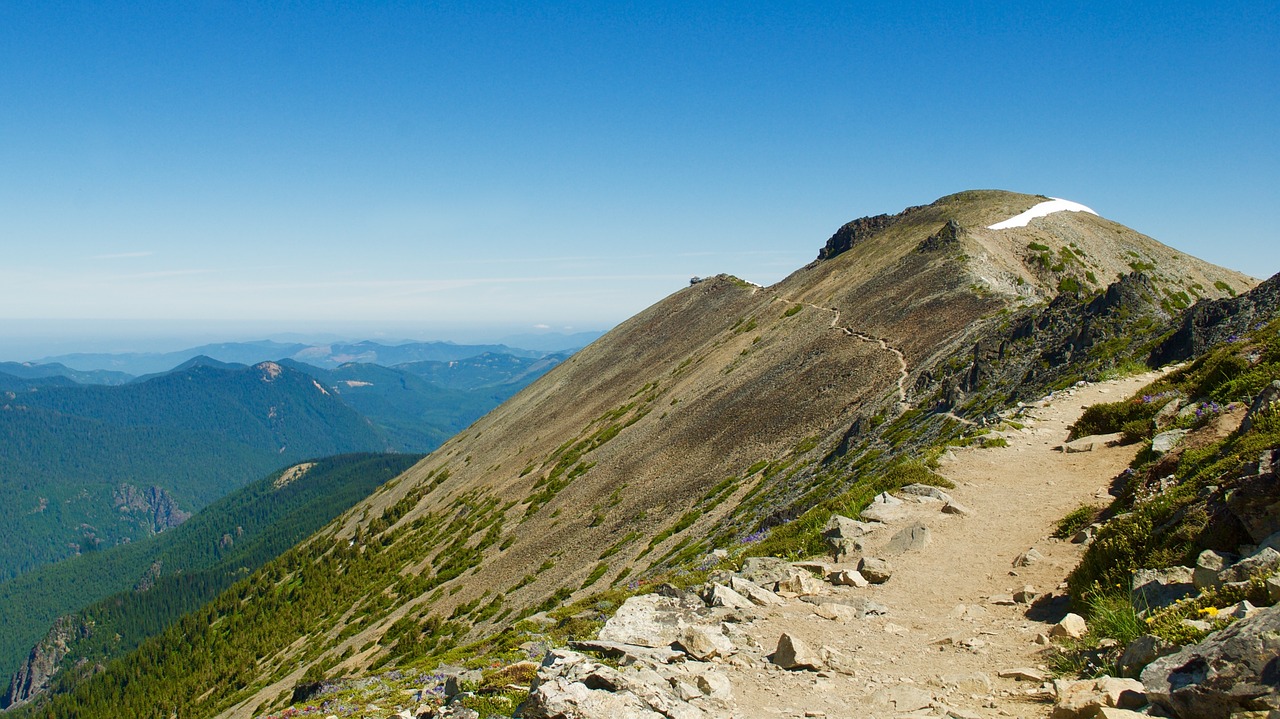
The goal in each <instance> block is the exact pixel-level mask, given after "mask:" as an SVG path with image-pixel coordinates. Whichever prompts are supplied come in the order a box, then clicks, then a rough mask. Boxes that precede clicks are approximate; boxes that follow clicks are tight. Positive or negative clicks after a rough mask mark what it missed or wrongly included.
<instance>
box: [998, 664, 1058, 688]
mask: <svg viewBox="0 0 1280 719" xmlns="http://www.w3.org/2000/svg"><path fill="white" fill-rule="evenodd" d="M997 676H999V677H1000V678H1001V679H1016V680H1018V681H1020V682H1036V683H1037V684H1039V683H1040V682H1043V681H1044V680H1046V679H1048V678H1049V675H1048V674H1047V673H1046V672H1042V671H1040V670H1039V669H1032V668H1031V667H1017V668H1014V669H1005V670H1004V671H1002V672H1000V673H999V674H997Z"/></svg>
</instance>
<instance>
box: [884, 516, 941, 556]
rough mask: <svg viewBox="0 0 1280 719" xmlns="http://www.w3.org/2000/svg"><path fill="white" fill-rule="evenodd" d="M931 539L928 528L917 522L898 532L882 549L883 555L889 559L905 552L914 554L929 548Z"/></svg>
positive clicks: (931, 535)
mask: <svg viewBox="0 0 1280 719" xmlns="http://www.w3.org/2000/svg"><path fill="white" fill-rule="evenodd" d="M932 539H933V534H932V532H930V531H929V528H928V527H926V526H925V525H923V524H920V523H919V522H917V523H915V524H912V525H910V526H906V527H903V528H902V529H900V530H898V532H897V533H896V534H894V535H893V537H892V538H890V539H889V543H888V544H886V545H885V547H884V550H883V551H884V554H885V555H887V556H890V557H893V556H897V555H899V554H905V553H907V552H916V551H919V550H921V549H924V548H925V547H927V546H929V542H930V541H931V540H932Z"/></svg>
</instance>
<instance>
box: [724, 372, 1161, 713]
mask: <svg viewBox="0 0 1280 719" xmlns="http://www.w3.org/2000/svg"><path fill="white" fill-rule="evenodd" d="M1157 376H1158V374H1156V373H1147V374H1143V375H1138V376H1133V377H1129V378H1126V379H1123V380H1115V381H1107V382H1101V383H1097V384H1091V385H1085V386H1082V387H1076V388H1072V389H1070V390H1066V391H1063V392H1058V393H1056V394H1055V395H1054V396H1053V397H1052V398H1051V399H1050V400H1049V401H1043V402H1037V403H1034V404H1033V405H1031V406H1029V407H1027V408H1026V410H1025V412H1024V416H1022V417H1019V418H1018V420H1017V421H1018V422H1019V423H1020V424H1023V425H1025V426H1024V428H1023V429H1020V430H1016V429H1015V430H1009V431H1005V432H1002V433H1001V434H1002V436H1004V437H1005V438H1006V439H1007V441H1008V443H1009V446H1007V447H992V448H964V449H957V450H954V451H953V452H954V455H953V456H949V457H947V458H946V459H945V460H944V462H943V464H942V467H941V469H940V470H939V471H940V473H941V474H942V475H943V476H945V477H947V478H948V479H949V480H951V481H952V482H954V483H955V485H956V487H955V488H954V489H951V490H947V494H949V495H951V497H952V498H953V499H954V500H955V502H957V503H959V504H960V505H962V507H963V508H964V509H967V510H968V512H969V514H967V515H959V514H947V513H943V512H941V511H940V509H941V507H942V503H941V502H937V501H936V500H935V501H931V502H927V501H925V502H913V501H911V499H910V498H908V499H906V500H905V501H904V503H903V504H902V505H898V506H897V508H898V509H901V510H902V511H901V512H900V513H899V515H900V516H898V517H896V518H893V519H891V520H890V521H889V522H888V526H887V527H886V528H885V529H881V530H879V531H878V532H876V533H874V534H872V535H870V536H869V538H868V539H869V542H868V551H867V554H868V555H870V556H884V554H883V550H884V546H885V544H886V543H887V542H888V540H889V539H890V537H892V536H893V535H894V534H895V533H896V532H898V530H900V529H902V528H903V527H907V526H911V525H914V524H917V523H918V524H923V525H924V526H926V527H928V528H929V532H928V534H929V541H928V544H927V545H926V546H924V547H923V548H919V549H915V550H910V551H906V552H903V553H901V554H897V555H896V556H888V557H887V558H888V559H889V561H890V562H891V563H892V565H893V576H892V578H891V579H890V580H889V581H888V582H887V583H884V584H880V585H872V586H869V587H863V588H855V587H836V588H834V589H833V595H834V596H833V598H832V600H833V601H840V600H842V599H844V600H851V599H852V600H857V599H866V600H870V601H872V602H875V603H878V604H880V605H883V606H884V607H885V608H886V609H887V613H885V614H883V615H876V616H867V617H865V618H862V619H849V620H847V621H841V620H838V619H837V620H831V619H826V618H823V617H820V616H818V615H817V614H815V613H814V612H815V610H816V607H815V606H814V605H813V604H807V603H805V602H801V601H795V600H790V601H787V602H786V603H785V604H784V605H783V606H780V607H774V608H769V609H762V610H761V611H760V612H759V613H758V615H757V618H756V619H755V620H754V621H752V622H749V623H747V624H745V625H743V627H742V630H743V631H744V633H745V634H746V635H747V637H749V640H747V641H745V642H743V643H742V644H740V646H743V644H745V647H744V648H745V649H746V651H745V652H744V654H745V656H739V657H737V658H735V659H734V660H731V661H730V662H727V663H726V666H725V667H724V669H725V670H726V671H727V673H728V677H729V679H730V681H731V682H732V685H733V693H734V699H735V704H736V706H737V711H736V712H735V716H736V717H742V718H743V719H757V718H759V719H774V718H776V717H823V716H825V717H880V718H884V717H901V716H915V717H956V718H957V719H968V718H970V717H1028V718H1030V717H1044V716H1047V715H1048V714H1049V712H1050V710H1051V709H1052V703H1051V700H1050V699H1049V698H1048V697H1047V696H1045V694H1044V692H1043V691H1042V689H1041V682H1040V681H1039V680H1038V679H1037V678H1035V677H1034V675H1032V677H1031V678H1023V679H1016V678H1012V677H1001V676H1000V674H1001V673H1008V672H1009V670H1012V669H1019V668H1023V669H1032V670H1037V671H1040V672H1044V673H1045V674H1047V673H1048V672H1047V671H1045V670H1046V667H1044V666H1043V658H1042V657H1040V656H1038V654H1039V652H1041V651H1042V650H1043V649H1044V648H1045V646H1044V642H1045V641H1046V640H1045V639H1044V638H1043V637H1042V636H1041V635H1046V634H1048V632H1049V629H1050V627H1051V626H1052V625H1053V623H1055V622H1056V621H1057V620H1059V619H1061V617H1062V615H1063V614H1064V613H1065V612H1066V611H1067V607H1066V600H1065V597H1064V596H1063V595H1064V593H1065V587H1064V585H1063V582H1064V581H1065V578H1066V575H1067V573H1068V572H1069V571H1070V570H1071V568H1072V567H1074V566H1075V565H1076V563H1077V562H1078V560H1079V557H1080V554H1081V552H1082V551H1083V550H1082V547H1081V545H1078V544H1072V543H1070V542H1067V541H1063V540H1057V539H1053V538H1051V536H1050V535H1051V534H1052V532H1053V531H1054V527H1055V524H1056V523H1057V521H1058V520H1059V519H1061V518H1062V517H1063V516H1064V515H1066V514H1067V513H1068V512H1070V511H1071V510H1073V509H1075V508H1077V507H1079V506H1080V505H1081V504H1085V503H1091V504H1098V505H1102V504H1105V503H1107V502H1108V501H1109V497H1108V495H1107V491H1106V489H1107V486H1108V484H1109V482H1110V480H1111V479H1112V478H1114V477H1115V476H1116V475H1117V474H1119V473H1120V472H1121V471H1123V470H1124V468H1125V467H1127V466H1128V464H1129V462H1130V461H1131V460H1132V459H1133V456H1134V454H1135V452H1136V451H1137V446H1136V445H1134V446H1128V447H1111V446H1107V445H1106V439H1109V438H1092V439H1085V440H1083V441H1078V442H1075V443H1073V446H1080V445H1084V444H1089V443H1092V449H1091V451H1081V452H1064V451H1062V450H1061V449H1059V448H1060V447H1061V446H1062V444H1063V443H1064V442H1065V440H1066V437H1067V428H1068V427H1069V426H1070V425H1071V423H1073V422H1074V421H1075V420H1076V418H1077V417H1079V415H1080V413H1081V411H1082V410H1083V409H1084V408H1085V407H1087V406H1089V405H1091V404H1096V403H1099V402H1112V401H1117V400H1120V399H1123V398H1125V397H1128V396H1129V395H1131V394H1132V393H1133V392H1135V391H1136V390H1138V389H1139V388H1141V387H1142V386H1143V385H1145V384H1147V383H1148V382H1150V381H1152V380H1153V379H1155V378H1156V377H1157ZM1080 448H1081V449H1083V447H1082V446H1081V447H1080ZM1033 548H1034V549H1035V550H1036V551H1037V552H1038V553H1039V554H1040V555H1041V556H1042V558H1040V559H1039V560H1037V561H1034V562H1033V563H1031V564H1030V565H1027V566H1018V567H1015V566H1014V562H1015V559H1016V558H1018V557H1019V555H1022V554H1023V553H1025V552H1027V551H1028V550H1030V549H1033ZM833 567H834V568H840V567H841V565H833ZM850 568H852V567H850ZM1025 585H1030V586H1031V587H1032V588H1033V589H1034V591H1035V592H1036V593H1037V594H1038V595H1040V597H1042V598H1041V599H1040V600H1039V602H1037V603H1036V604H1035V605H1028V604H1025V603H1015V602H1013V601H1012V595H1014V594H1016V593H1018V592H1020V591H1022V590H1023V589H1024V586H1025ZM1045 595H1053V596H1050V597H1048V598H1044V597H1045ZM783 632H788V633H791V634H792V635H793V636H798V637H800V638H801V639H802V640H803V641H804V642H806V643H807V644H808V645H809V646H810V647H813V648H814V649H817V648H819V647H822V646H824V645H825V646H827V647H830V648H833V649H836V650H838V651H839V652H841V653H842V654H843V655H844V656H846V657H847V658H849V662H848V663H847V666H845V667H842V669H843V671H834V670H828V671H823V672H808V671H786V670H782V669H780V668H778V667H776V666H774V665H772V664H771V663H770V662H769V661H768V660H767V659H766V658H765V657H766V655H769V654H771V653H772V652H773V651H774V649H775V648H776V647H777V645H778V638H779V636H780V635H781V634H782V633H783ZM744 639H745V637H744Z"/></svg>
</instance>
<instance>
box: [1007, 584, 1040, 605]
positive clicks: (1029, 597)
mask: <svg viewBox="0 0 1280 719" xmlns="http://www.w3.org/2000/svg"><path fill="white" fill-rule="evenodd" d="M1038 596H1040V594H1039V593H1038V592H1036V588H1035V587H1033V586H1031V585H1030V584H1024V585H1023V586H1022V589H1019V590H1018V591H1016V592H1014V593H1013V601H1015V602H1017V603H1018V604H1030V603H1032V602H1034V601H1035V600H1036V597H1038Z"/></svg>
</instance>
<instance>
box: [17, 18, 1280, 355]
mask: <svg viewBox="0 0 1280 719" xmlns="http://www.w3.org/2000/svg"><path fill="white" fill-rule="evenodd" d="M1118 6H1122V7H1118ZM1277 38H1280V4H1277V3H1276V2H1274V1H1273V2H1245V3H1232V2H1218V3H1178V2H1160V3H1149V2H1134V3H1081V4H1077V3H1053V4H1037V3H1026V2H1017V3H972V2H949V3H829V4H828V3H794V2H788V3H750V2H734V3H689V2H682V3H548V4H542V5H537V6H533V4H531V3H517V2H511V3H457V4H455V3H370V4H361V3H283V2H281V3H270V4H267V3H235V2H192V3H120V4H113V3H65V4H63V3H53V2H50V3H43V2H41V3H27V2H7V1H4V0H0V243H2V246H3V248H4V257H5V261H4V262H3V263H2V264H0V326H6V327H10V328H13V327H26V328H28V329H30V328H31V327H37V326H38V327H45V328H57V327H67V328H71V327H83V326H84V325H83V323H81V324H76V323H73V322H71V320H85V319H93V320H103V321H106V320H110V321H111V322H98V323H97V324H96V326H98V327H110V326H115V325H114V324H112V323H113V322H114V323H130V322H131V323H134V325H137V326H141V325H142V324H146V323H148V322H155V323H156V324H155V326H156V327H160V326H161V324H159V323H160V322H161V321H164V322H165V323H167V324H164V326H166V327H170V328H173V327H184V328H186V329H187V330H190V331H193V332H194V331H195V330H197V329H200V328H205V329H207V330H208V331H209V332H214V330H215V329H216V332H220V333H222V334H224V335H229V334H234V333H235V332H236V331H237V328H239V331H243V332H248V333H250V334H252V333H254V332H258V333H266V332H268V331H272V332H277V331H287V330H291V329H293V330H302V329H307V330H309V331H325V330H328V331H350V332H353V333H357V334H358V333H359V332H362V331H365V330H362V329H359V328H362V327H363V328H368V332H370V333H372V332H373V331H374V329H378V331H383V332H387V331H390V332H397V333H399V334H401V335H404V336H410V335H414V334H416V335H420V336H423V337H425V336H446V335H449V334H451V333H452V334H454V335H458V336H460V337H461V336H463V335H466V336H468V337H474V336H480V335H483V332H480V333H479V335H477V334H476V332H474V331H473V332H471V333H470V334H469V333H468V332H467V328H472V329H473V330H474V328H498V327H503V328H508V329H519V328H531V327H535V326H546V327H550V328H554V329H564V328H573V329H574V330H581V329H593V328H605V327H608V326H610V325H612V324H614V323H616V322H618V321H621V320H622V319H625V318H626V317H628V316H630V315H631V314H633V313H635V312H637V311H639V310H640V309H643V308H644V307H646V306H648V305H650V304H652V303H653V302H655V301H657V300H658V299H660V298H662V297H663V296H665V295H667V294H669V293H670V292H672V291H675V290H677V289H679V288H680V287H681V286H682V285H684V284H685V283H686V282H687V280H688V277H689V276H691V275H707V274H714V273H717V272H731V273H734V274H737V275H739V276H741V277H744V278H746V279H750V280H752V281H755V282H760V283H769V282H773V281H776V280H778V279H780V278H781V277H782V276H784V275H785V274H787V273H788V272H789V271H791V270H793V269H795V268H796V267H798V266H800V265H802V264H804V263H805V262H808V261H809V260H811V259H812V258H813V257H814V256H815V255H816V252H817V250H818V248H819V247H820V246H821V245H822V243H823V242H824V241H825V240H826V238H827V237H828V236H829V235H830V234H831V232H833V231H834V230H835V229H836V228H837V227H838V226H839V225H841V224H842V223H844V222H846V221H848V220H850V219H853V218H855V217H858V216H861V215H867V214H877V213H880V212H896V211H898V210H900V209H902V208H903V207H905V206H907V205H913V204H922V203H927V202H930V201H932V200H933V199H936V198H937V197H939V196H941V195H945V194H949V193H952V192H956V191H959V190H963V189H971V188H1003V189H1011V190H1018V191H1024V192H1030V193H1043V194H1047V195H1053V196H1058V197H1066V198H1069V199H1072V200H1076V201H1079V202H1082V203H1084V204H1087V205H1089V206H1091V207H1093V208H1094V209H1095V210H1097V211H1098V212H1099V213H1100V214H1102V215H1104V216H1106V217H1109V218H1111V219H1114V220H1116V221H1119V222H1122V223H1125V224H1127V225H1129V226H1130V227H1133V228H1134V229H1137V230H1139V231H1141V232H1144V233H1146V234H1149V235H1151V236H1153V237H1155V238H1157V239H1159V240H1161V241H1163V242H1165V243H1167V244H1170V245H1173V246H1174V247H1177V248H1179V249H1181V250H1184V251H1187V252H1190V253H1192V254H1196V255H1199V256H1201V257H1204V258H1205V259H1208V260H1210V261H1214V262H1218V263H1220V264H1224V265H1227V266H1230V267H1234V268H1236V269H1240V270H1243V271H1245V272H1248V273H1250V274H1253V275H1255V276H1259V277H1264V276H1270V275H1271V274H1273V273H1275V272H1277V271H1280V242H1277V241H1276V239H1275V236H1274V227H1275V224H1276V223H1275V220H1274V218H1273V216H1272V215H1273V211H1274V209H1275V208H1278V207H1280V197H1277V195H1278V194H1280V139H1278V138H1280V132H1278V131H1277V130H1280V121H1278V120H1277V118H1280V40H1277ZM1268 208H1270V210H1268ZM33 321H38V322H33ZM6 322H7V323H8V324H7V325H5V323H6ZM352 328H355V329H352ZM48 331H53V330H48ZM495 331H496V329H495ZM2 349H3V348H0V354H3V351H2Z"/></svg>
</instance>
